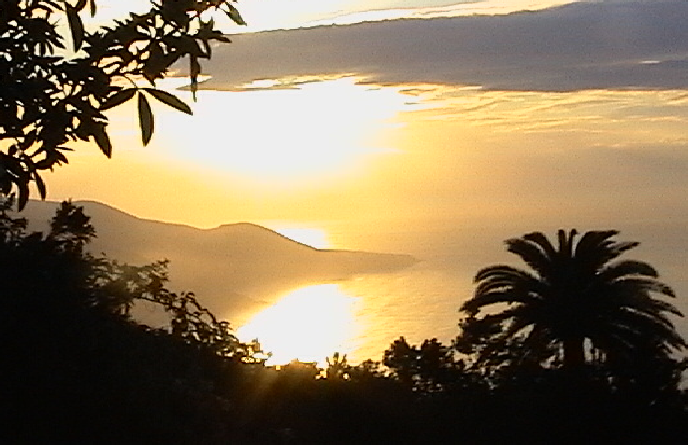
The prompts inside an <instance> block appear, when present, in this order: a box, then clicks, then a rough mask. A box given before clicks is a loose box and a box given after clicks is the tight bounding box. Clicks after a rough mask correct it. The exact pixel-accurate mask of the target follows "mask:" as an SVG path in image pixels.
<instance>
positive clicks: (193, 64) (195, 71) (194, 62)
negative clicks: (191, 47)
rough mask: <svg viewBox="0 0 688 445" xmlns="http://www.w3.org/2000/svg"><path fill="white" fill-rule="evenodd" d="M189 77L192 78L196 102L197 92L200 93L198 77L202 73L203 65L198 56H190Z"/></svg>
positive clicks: (192, 88) (192, 90) (192, 92)
mask: <svg viewBox="0 0 688 445" xmlns="http://www.w3.org/2000/svg"><path fill="white" fill-rule="evenodd" d="M189 59H190V60H189V64H190V66H189V77H191V94H192V95H193V100H194V102H196V100H197V97H196V92H197V91H198V75H199V74H200V73H201V64H200V63H198V56H195V55H193V54H191V55H189Z"/></svg>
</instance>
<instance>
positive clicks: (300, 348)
mask: <svg viewBox="0 0 688 445" xmlns="http://www.w3.org/2000/svg"><path fill="white" fill-rule="evenodd" d="M356 302H357V299H356V298H354V297H350V296H348V295H346V294H344V293H343V292H342V291H341V290H340V289H339V286H337V285H335V284H321V285H317V286H309V287H305V288H301V289H298V290H296V291H294V292H292V293H290V294H288V295H287V296H285V297H284V298H282V299H281V300H280V301H279V302H277V303H276V304H275V305H273V306H271V307H269V308H267V309H265V310H264V311H262V312H260V313H259V314H257V315H255V316H254V317H253V318H252V319H251V321H250V322H249V323H248V324H246V325H244V326H242V327H240V328H239V329H238V330H237V336H238V337H239V339H241V340H243V341H250V340H252V339H254V338H257V339H258V340H259V341H260V344H261V346H262V347H263V350H265V351H266V352H272V357H271V358H270V359H269V360H268V364H269V365H283V364H286V363H289V362H290V361H291V360H293V359H298V360H300V361H302V362H317V363H318V364H319V365H320V366H324V362H325V357H328V356H331V355H332V354H333V353H334V352H339V353H341V354H347V353H351V352H352V351H353V350H355V345H354V344H353V339H354V338H355V337H356V336H357V334H358V330H359V326H358V325H357V321H356V317H355V314H354V309H355V306H356Z"/></svg>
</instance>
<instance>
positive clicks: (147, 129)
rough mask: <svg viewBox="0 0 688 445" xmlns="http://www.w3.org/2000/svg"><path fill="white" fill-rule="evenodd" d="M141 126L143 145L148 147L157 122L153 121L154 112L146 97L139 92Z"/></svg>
mask: <svg viewBox="0 0 688 445" xmlns="http://www.w3.org/2000/svg"><path fill="white" fill-rule="evenodd" d="M138 96H139V126H140V127H141V140H142V141H143V145H148V143H149V142H150V140H151V137H153V129H154V127H155V121H154V120H153V111H152V110H151V107H150V104H149V103H148V99H146V96H145V95H144V94H143V93H141V92H139V94H138Z"/></svg>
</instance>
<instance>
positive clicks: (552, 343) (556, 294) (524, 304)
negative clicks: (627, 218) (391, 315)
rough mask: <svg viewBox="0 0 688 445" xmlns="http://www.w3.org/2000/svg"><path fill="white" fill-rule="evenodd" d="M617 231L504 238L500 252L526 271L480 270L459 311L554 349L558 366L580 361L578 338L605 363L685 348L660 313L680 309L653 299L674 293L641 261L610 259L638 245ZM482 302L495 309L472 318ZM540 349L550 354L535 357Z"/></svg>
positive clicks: (504, 334) (528, 344) (582, 348)
mask: <svg viewBox="0 0 688 445" xmlns="http://www.w3.org/2000/svg"><path fill="white" fill-rule="evenodd" d="M617 233H618V232H617V231H614V230H607V231H590V232H586V233H585V234H584V235H583V236H582V237H581V238H580V240H578V241H577V242H576V236H577V232H576V230H571V231H570V232H568V233H567V232H565V231H564V230H559V232H558V246H557V247H555V246H554V245H553V244H552V243H551V242H550V241H549V240H548V239H547V237H546V236H545V235H544V234H542V233H540V232H534V233H529V234H526V235H524V236H523V237H522V238H516V239H509V240H507V241H506V245H507V251H509V252H511V253H514V254H516V255H518V256H519V257H521V259H522V260H523V261H525V263H526V264H527V265H528V266H529V267H530V269H532V271H527V270H522V269H519V268H515V267H511V266H505V265H497V266H491V267H487V268H485V269H482V270H480V271H479V272H478V273H477V274H476V276H475V283H476V284H477V287H476V289H475V295H474V296H473V298H471V299H470V300H468V301H466V302H465V303H464V304H463V306H462V307H461V310H462V311H463V312H466V313H467V314H469V317H471V318H473V319H475V320H477V321H479V322H480V323H481V324H483V325H485V324H487V325H489V326H492V327H493V328H496V329H497V330H498V331H499V332H500V337H501V338H503V339H507V340H508V339H511V340H517V341H518V343H519V344H521V345H522V346H525V349H526V350H530V351H533V353H534V354H540V357H541V358H543V359H546V358H552V354H556V356H557V357H559V358H561V360H562V366H563V367H564V368H565V369H577V368H579V367H581V366H582V365H584V364H585V363H586V342H589V345H590V346H591V350H594V351H595V352H596V353H597V355H600V353H601V355H602V356H604V357H606V359H607V360H616V359H631V358H632V357H634V356H635V357H637V356H638V354H639V351H641V350H642V351H647V350H648V348H649V349H651V350H653V351H654V353H659V355H661V356H667V355H668V354H670V353H671V351H672V350H673V349H680V348H682V347H686V346H688V345H687V344H686V341H685V340H684V339H683V338H681V337H680V336H679V335H678V334H677V332H676V330H675V328H674V325H673V324H672V322H671V320H670V319H669V318H668V314H673V315H676V316H682V314H681V313H680V312H679V311H678V310H677V309H676V308H675V307H674V306H673V305H672V304H670V303H667V302H665V301H662V300H659V299H657V298H655V296H662V295H663V296H666V297H675V294H674V291H673V290H672V289H671V288H670V287H669V286H667V285H666V284H663V283H661V282H660V281H658V277H659V275H658V273H657V271H656V270H655V269H654V268H653V267H652V266H650V265H649V264H648V263H645V262H642V261H634V260H616V261H612V260H615V259H616V258H617V257H619V256H620V255H621V254H623V253H624V252H626V251H627V250H629V249H632V248H633V247H636V246H637V245H638V244H639V243H637V242H617V241H614V240H613V239H612V238H613V237H614V236H615V235H616V234H617ZM487 307H491V308H493V309H496V310H497V312H495V310H491V311H490V313H488V314H487V315H483V316H482V318H475V316H476V315H478V314H479V313H480V311H481V310H482V309H484V308H487ZM500 309H501V311H500ZM489 326H488V327H489ZM502 344H504V343H502ZM507 344H508V343H507ZM543 350H544V351H554V352H550V353H549V354H550V356H549V357H547V356H546V355H545V356H544V357H543V356H542V351H543ZM634 354H635V355H634Z"/></svg>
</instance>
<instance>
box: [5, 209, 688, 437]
mask: <svg viewBox="0 0 688 445" xmlns="http://www.w3.org/2000/svg"><path fill="white" fill-rule="evenodd" d="M10 204H11V202H7V203H5V205H4V207H3V211H2V212H1V213H0V275H1V282H2V283H3V298H4V301H3V304H2V305H0V307H1V308H2V309H1V310H2V313H1V315H2V320H3V323H2V329H3V331H4V332H3V336H2V339H3V346H4V352H5V359H6V360H4V363H5V364H4V365H2V368H1V369H2V379H1V380H0V381H1V382H2V383H1V385H2V393H1V394H0V405H1V406H2V417H3V419H4V421H3V423H4V425H5V427H4V428H2V429H1V430H0V435H1V436H2V437H0V442H2V443H50V444H52V443H122V444H124V443H126V444H131V443H151V444H153V443H175V444H183V443H193V444H215V443H217V444H228V443H240V444H279V443H285V444H286V443H302V444H303V443H313V444H350V443H411V444H416V443H417V444H423V443H504V442H512V443H522V442H528V443H552V442H564V443H622V442H632V443H649V442H652V443H683V442H685V438H687V437H688V431H687V430H688V414H687V413H686V408H687V406H688V404H687V400H686V394H685V392H684V391H683V390H682V389H681V386H680V385H681V373H682V371H683V370H684V368H685V363H684V361H683V360H682V359H681V358H679V357H680V351H681V350H682V348H683V346H684V341H683V339H681V338H680V337H678V336H677V334H676V333H675V331H674V329H673V325H672V324H671V322H670V321H669V320H668V319H667V318H666V314H667V313H677V311H676V310H675V309H674V308H673V306H671V305H670V304H668V303H666V302H663V301H661V300H659V299H656V298H654V295H655V294H659V295H661V294H664V295H665V296H672V295H673V292H672V291H671V289H670V288H668V287H667V286H665V285H663V284H662V283H660V282H658V281H657V274H656V272H655V271H654V269H652V268H651V267H650V266H649V265H647V264H645V263H642V262H638V261H629V260H624V261H617V262H612V260H614V259H615V258H616V257H617V256H619V255H620V254H621V253H623V252H625V251H626V250H628V249H630V248H632V247H634V246H635V243H617V242H615V241H613V240H612V238H613V236H614V235H616V233H615V232H588V233H586V234H585V235H583V237H582V238H581V239H580V240H578V242H577V243H576V240H575V237H576V234H575V232H570V233H565V232H561V233H560V234H559V245H558V246H553V245H551V244H550V243H549V241H547V240H546V238H545V237H544V236H543V235H541V234H529V235H526V236H524V237H523V238H520V239H514V240H509V241H508V242H507V248H508V250H509V251H510V252H512V253H516V254H518V255H519V256H520V257H522V258H523V259H525V260H526V264H527V265H528V267H529V268H530V269H532V272H529V271H526V270H520V269H515V268H512V267H508V266H493V267H489V268H486V269H484V270H482V271H480V272H478V274H477V276H476V292H475V295H474V296H473V298H472V299H470V300H468V301H467V302H466V303H465V304H464V306H463V307H462V313H463V317H464V318H463V319H462V320H461V322H460V329H459V330H458V335H457V338H456V339H455V340H454V341H453V342H452V344H451V345H444V344H442V343H440V342H439V341H437V340H436V339H431V340H426V341H424V342H422V344H420V345H411V344H409V343H408V342H407V341H406V340H405V339H404V338H403V337H401V338H399V339H398V340H396V341H394V343H392V344H391V345H390V347H389V349H388V350H387V351H386V352H385V353H384V357H382V360H381V362H375V361H372V360H368V361H365V362H363V363H361V364H358V365H351V364H349V363H347V361H346V357H345V356H340V355H339V354H333V356H332V357H330V358H328V367H327V369H325V370H319V369H317V368H316V367H315V365H312V364H307V363H298V362H295V363H292V364H290V365H287V366H285V367H282V368H281V369H279V370H278V369H275V368H271V367H267V366H265V364H264V354H262V351H260V345H259V344H258V343H257V342H256V343H250V344H245V343H241V342H239V341H238V340H237V339H236V337H234V335H233V334H232V331H231V329H230V328H229V325H228V324H227V323H226V322H223V321H219V320H217V319H216V318H215V317H214V316H213V314H211V313H209V312H208V311H207V310H205V309H204V308H203V307H202V306H201V305H200V304H199V303H198V301H197V300H196V298H195V296H194V295H193V294H191V293H182V294H176V293H173V292H171V291H169V290H168V289H167V288H166V283H167V274H166V269H165V265H166V263H165V262H159V263H154V264H151V265H146V266H130V265H126V264H120V263H118V262H117V261H115V260H112V259H108V258H105V257H97V256H93V255H91V254H89V253H87V251H86V249H85V247H86V245H87V243H88V242H89V240H90V239H92V238H93V237H94V236H95V230H94V228H93V227H92V226H91V225H90V223H89V218H88V216H86V215H84V213H83V210H82V209H81V208H79V207H75V206H73V205H72V204H71V203H68V202H65V203H63V204H62V205H61V206H60V207H59V208H58V210H57V212H56V214H55V217H54V218H53V219H52V221H51V225H50V230H49V232H48V233H47V234H42V233H28V232H27V231H26V221H25V220H23V219H21V218H15V217H12V216H10V215H9V214H8V210H9V208H10ZM600 298H602V299H607V300H610V301H608V302H606V303H604V304H602V303H599V302H598V301H597V300H599V299H600ZM141 302H146V303H147V304H153V305H157V306H159V307H160V308H161V309H162V310H164V311H165V312H166V313H167V314H168V316H169V324H168V326H166V327H165V328H151V327H148V326H146V325H144V324H141V323H140V322H138V321H137V320H136V319H135V318H134V317H133V316H132V310H133V309H134V306H135V305H137V304H139V303H141ZM493 306H494V307H495V309H493V310H488V311H487V312H484V308H486V307H493ZM314 335H317V333H314Z"/></svg>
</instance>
